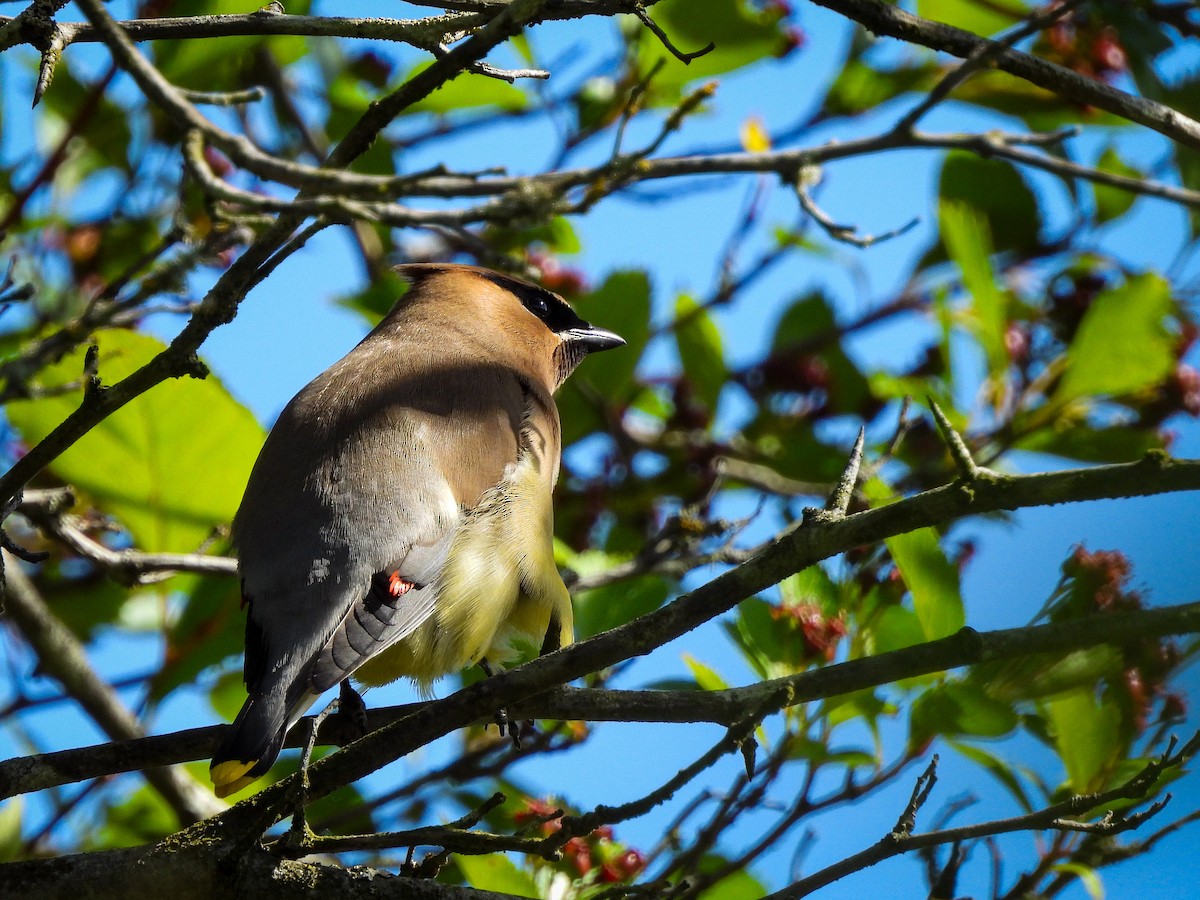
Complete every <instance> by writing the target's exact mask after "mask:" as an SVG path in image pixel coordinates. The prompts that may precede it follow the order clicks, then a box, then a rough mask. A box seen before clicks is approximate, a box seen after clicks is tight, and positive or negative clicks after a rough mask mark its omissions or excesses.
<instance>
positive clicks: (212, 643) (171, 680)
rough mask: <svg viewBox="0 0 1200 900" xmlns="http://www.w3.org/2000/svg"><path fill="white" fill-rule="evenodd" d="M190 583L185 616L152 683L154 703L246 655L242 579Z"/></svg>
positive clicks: (174, 625)
mask: <svg viewBox="0 0 1200 900" xmlns="http://www.w3.org/2000/svg"><path fill="white" fill-rule="evenodd" d="M189 580H191V581H193V582H194V586H193V587H192V588H191V590H190V591H189V593H188V599H187V603H186V604H185V605H184V607H183V611H182V613H181V614H180V615H179V616H178V617H177V618H176V619H175V620H174V621H173V622H171V623H170V627H169V628H168V630H167V646H166V658H165V659H164V660H163V665H162V668H161V669H159V671H158V672H157V673H156V674H155V676H154V678H153V679H152V680H151V682H150V694H149V696H150V699H151V700H155V701H157V700H161V699H162V698H163V697H165V696H166V695H167V694H169V693H170V692H171V691H173V690H174V689H175V688H177V687H181V686H182V685H185V684H192V683H194V681H195V679H196V676H197V675H199V674H200V672H202V671H203V670H204V669H206V668H208V667H209V666H211V665H215V664H216V663H219V662H221V661H222V660H225V659H227V658H229V657H231V656H236V655H237V654H239V653H241V652H242V647H243V644H244V635H245V631H246V616H245V614H244V613H243V612H242V610H241V604H240V602H239V601H240V595H241V592H240V590H239V587H238V580H237V579H236V578H221V577H209V578H194V579H189ZM242 698H243V699H244V698H245V692H244V691H243V692H242ZM238 702H239V705H240V703H241V701H240V700H239V701H238ZM235 712H236V710H235Z"/></svg>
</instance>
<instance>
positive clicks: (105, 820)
mask: <svg viewBox="0 0 1200 900" xmlns="http://www.w3.org/2000/svg"><path fill="white" fill-rule="evenodd" d="M96 821H98V822H99V823H100V824H99V825H98V827H93V828H90V829H86V830H85V831H84V833H83V846H84V849H89V850H101V849H103V850H114V849H117V848H120V847H136V846H138V845H139V844H150V843H154V842H155V841H158V840H160V839H162V838H164V837H166V836H167V835H168V834H171V833H172V832H174V831H175V830H176V829H177V828H178V827H179V820H178V819H177V818H176V816H175V813H174V812H172V811H171V807H169V806H167V801H165V800H164V799H163V798H162V797H161V796H159V793H158V791H156V790H154V789H153V788H151V787H149V786H148V785H143V786H142V787H140V788H138V789H137V790H136V791H134V792H133V793H132V794H130V795H129V796H128V797H126V798H125V799H123V800H120V801H118V802H116V803H112V804H108V805H107V808H106V809H105V810H103V812H102V813H101V815H100V816H99V817H98V818H97V820H96Z"/></svg>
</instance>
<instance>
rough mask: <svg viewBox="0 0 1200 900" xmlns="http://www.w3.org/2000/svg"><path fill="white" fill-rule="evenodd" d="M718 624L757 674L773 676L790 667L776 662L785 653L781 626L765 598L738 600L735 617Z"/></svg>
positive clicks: (783, 656)
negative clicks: (720, 624)
mask: <svg viewBox="0 0 1200 900" xmlns="http://www.w3.org/2000/svg"><path fill="white" fill-rule="evenodd" d="M722 627H723V628H724V629H725V631H726V633H727V634H728V635H729V636H730V637H731V638H732V639H733V642H734V644H735V646H737V648H738V649H739V650H740V651H741V653H742V657H743V658H744V659H745V660H746V662H747V664H748V665H749V666H750V668H752V669H753V670H754V672H755V674H757V675H758V677H759V678H762V679H768V678H777V677H780V676H782V675H787V674H791V672H792V671H793V670H792V669H791V667H790V666H781V665H780V663H782V662H783V661H784V660H785V659H787V656H788V654H787V652H786V650H785V648H784V630H783V627H782V626H781V625H780V623H779V622H777V621H776V619H775V617H774V616H773V615H771V604H770V603H768V602H767V601H766V600H763V599H762V598H761V597H750V598H748V599H746V600H743V601H742V602H741V603H739V604H738V608H737V617H736V618H735V619H734V620H733V622H723V623H722Z"/></svg>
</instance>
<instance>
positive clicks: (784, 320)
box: [764, 291, 871, 413]
mask: <svg viewBox="0 0 1200 900" xmlns="http://www.w3.org/2000/svg"><path fill="white" fill-rule="evenodd" d="M837 333H838V325H837V319H836V318H835V317H834V313H833V304H832V302H831V301H830V300H829V299H828V298H827V297H826V296H825V295H824V294H821V293H819V292H815V291H814V292H813V293H810V294H806V295H805V296H803V297H800V298H799V299H798V300H796V301H794V302H793V303H792V304H791V305H790V306H789V307H788V308H787V310H785V311H784V313H783V315H782V316H781V317H780V319H779V324H778V325H776V326H775V336H774V338H773V339H772V341H771V356H770V357H769V358H768V360H767V361H766V362H765V363H764V370H767V369H770V370H772V371H775V370H778V371H780V372H781V373H784V372H787V371H788V369H789V366H788V365H787V360H793V361H795V362H797V363H800V364H801V366H802V368H807V367H804V366H803V363H804V361H805V358H806V357H807V358H809V359H815V360H818V361H819V364H820V366H821V367H822V368H823V379H822V380H823V387H824V389H825V391H826V392H827V393H828V395H829V403H830V405H831V406H832V407H833V408H834V409H835V410H837V411H838V412H842V413H857V412H860V411H861V410H862V407H863V404H864V402H865V401H866V400H867V399H868V398H869V397H870V396H871V391H870V387H869V385H868V383H867V379H866V377H865V376H864V375H863V374H862V372H861V371H860V370H859V368H858V366H857V365H855V363H854V361H853V360H852V359H850V357H849V356H848V355H847V354H846V352H845V350H843V349H842V346H841V343H840V342H839V341H838V340H837V339H836V335H837ZM806 348H807V349H806ZM802 353H803V356H802V355H801V354H802ZM784 377H786V376H784ZM779 386H780V387H786V385H783V384H781V385H779Z"/></svg>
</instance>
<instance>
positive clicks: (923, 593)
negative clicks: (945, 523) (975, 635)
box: [886, 528, 966, 641]
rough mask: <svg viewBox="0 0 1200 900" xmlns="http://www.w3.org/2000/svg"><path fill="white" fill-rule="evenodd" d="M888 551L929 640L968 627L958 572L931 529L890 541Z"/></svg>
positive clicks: (919, 530) (923, 529)
mask: <svg viewBox="0 0 1200 900" xmlns="http://www.w3.org/2000/svg"><path fill="white" fill-rule="evenodd" d="M886 543H887V548H888V552H889V553H891V555H892V559H893V560H895V562H896V566H897V568H899V569H900V574H901V576H903V578H904V584H905V585H906V586H907V587H908V589H909V591H910V592H911V593H912V598H913V609H914V610H915V612H916V614H917V619H918V620H919V621H920V623H921V630H922V631H924V632H925V639H926V640H930V641H933V640H937V639H938V638H942V637H946V636H948V635H951V634H954V633H955V632H956V631H958V630H959V629H960V628H962V627H963V625H965V624H966V613H965V612H964V610H963V602H962V595H961V594H960V593H959V586H958V569H957V568H956V567H955V566H954V564H953V563H951V562H950V560H948V559H947V558H946V554H945V553H943V552H942V547H941V544H939V543H938V534H937V532H936V531H934V530H933V529H932V528H918V529H917V530H916V531H910V532H908V534H898V535H896V536H895V537H892V538H888V539H887V541H886Z"/></svg>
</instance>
